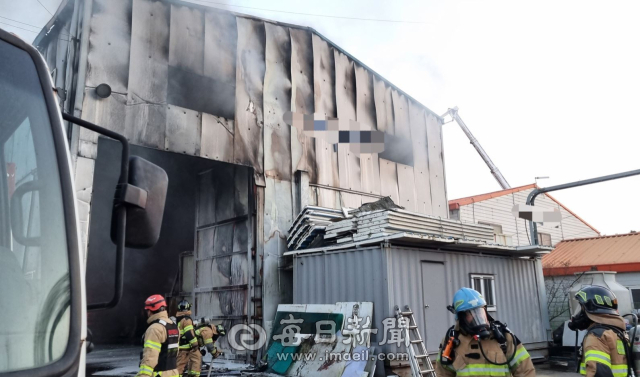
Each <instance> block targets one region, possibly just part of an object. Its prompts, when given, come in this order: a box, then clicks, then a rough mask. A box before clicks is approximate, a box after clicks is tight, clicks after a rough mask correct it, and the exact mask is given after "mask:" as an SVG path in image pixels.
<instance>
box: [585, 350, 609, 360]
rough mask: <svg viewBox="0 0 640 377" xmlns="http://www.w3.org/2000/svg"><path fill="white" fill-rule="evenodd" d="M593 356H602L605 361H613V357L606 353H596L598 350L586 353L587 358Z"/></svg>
mask: <svg viewBox="0 0 640 377" xmlns="http://www.w3.org/2000/svg"><path fill="white" fill-rule="evenodd" d="M592 355H598V356H602V358H603V359H605V360H608V361H611V356H609V354H608V353H606V352H602V351H596V350H589V351H587V352H585V354H584V356H585V357H589V356H592Z"/></svg>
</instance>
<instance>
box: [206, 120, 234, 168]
mask: <svg viewBox="0 0 640 377" xmlns="http://www.w3.org/2000/svg"><path fill="white" fill-rule="evenodd" d="M233 132H234V125H233V120H227V119H225V118H223V117H217V116H213V115H210V114H207V113H202V137H201V139H200V156H201V157H204V158H210V159H213V160H218V161H224V162H230V163H232V162H233Z"/></svg>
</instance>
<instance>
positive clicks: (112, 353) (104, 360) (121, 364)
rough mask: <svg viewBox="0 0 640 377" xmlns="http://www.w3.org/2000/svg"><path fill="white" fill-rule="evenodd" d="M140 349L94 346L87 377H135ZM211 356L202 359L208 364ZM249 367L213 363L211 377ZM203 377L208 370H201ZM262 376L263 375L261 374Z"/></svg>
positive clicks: (88, 361)
mask: <svg viewBox="0 0 640 377" xmlns="http://www.w3.org/2000/svg"><path fill="white" fill-rule="evenodd" d="M140 351H141V348H140V347H134V346H122V345H116V346H96V348H95V349H94V350H93V352H91V353H89V354H88V355H87V369H86V375H87V376H135V375H136V373H138V369H139V367H138V365H139V363H140ZM210 360H211V356H210V355H209V354H207V355H206V356H205V357H204V361H205V362H207V363H208V362H209V361H210ZM248 367H249V365H246V364H238V363H231V362H224V361H217V360H216V361H214V363H213V368H212V372H211V375H212V376H240V375H241V374H242V370H243V369H246V368H248ZM203 372H204V374H203V375H204V376H206V375H207V372H208V369H206V368H203ZM261 375H263V374H261ZM264 376H267V375H264Z"/></svg>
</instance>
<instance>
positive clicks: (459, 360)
mask: <svg viewBox="0 0 640 377" xmlns="http://www.w3.org/2000/svg"><path fill="white" fill-rule="evenodd" d="M486 306H487V303H486V302H485V300H484V298H483V297H482V295H481V294H480V293H479V292H478V291H475V290H473V289H470V288H462V289H460V290H459V291H458V292H456V294H455V295H454V296H453V305H452V306H448V307H447V309H449V311H451V312H452V313H454V314H455V319H456V324H455V326H453V327H451V328H450V329H449V330H448V331H447V335H446V337H445V338H444V339H443V341H442V343H440V353H439V354H438V359H437V360H436V374H437V375H438V376H444V377H454V376H467V377H481V376H482V377H484V376H487V377H489V376H491V377H496V376H514V377H534V376H535V375H536V372H535V369H534V367H533V362H532V361H531V357H530V356H529V353H528V352H527V350H526V349H525V348H524V345H522V343H521V342H520V340H519V339H518V338H517V337H516V336H515V335H514V334H513V333H512V332H511V331H510V330H509V328H507V326H506V325H505V324H503V323H501V322H498V321H495V320H494V319H493V318H491V316H489V314H488V313H487V308H486Z"/></svg>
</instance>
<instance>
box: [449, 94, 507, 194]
mask: <svg viewBox="0 0 640 377" xmlns="http://www.w3.org/2000/svg"><path fill="white" fill-rule="evenodd" d="M447 114H449V115H451V119H453V120H455V121H456V123H458V125H459V126H460V128H461V129H462V132H464V134H465V135H467V137H468V138H469V141H470V142H471V145H473V147H474V148H475V149H476V151H478V154H479V155H480V157H482V159H483V160H484V163H485V164H487V166H488V167H489V170H490V171H491V174H493V177H494V178H495V179H496V181H498V184H499V185H500V187H502V189H504V190H506V189H510V188H511V186H510V185H509V183H508V182H507V180H506V179H504V177H503V176H502V173H500V170H498V167H497V166H496V164H494V163H493V161H491V158H489V155H488V154H487V152H485V151H484V149H482V145H480V143H479V142H478V140H477V139H476V138H475V137H474V136H473V134H472V133H471V131H469V128H467V125H466V124H464V122H463V121H462V118H460V115H459V114H458V107H457V106H456V107H454V108H452V109H449V110H447V112H446V113H445V114H444V115H443V116H442V117H444V116H446V115H447Z"/></svg>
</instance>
